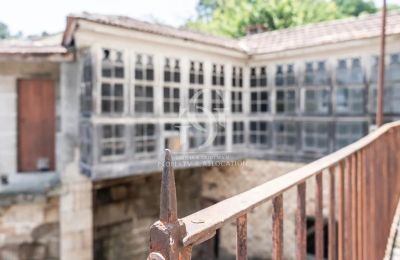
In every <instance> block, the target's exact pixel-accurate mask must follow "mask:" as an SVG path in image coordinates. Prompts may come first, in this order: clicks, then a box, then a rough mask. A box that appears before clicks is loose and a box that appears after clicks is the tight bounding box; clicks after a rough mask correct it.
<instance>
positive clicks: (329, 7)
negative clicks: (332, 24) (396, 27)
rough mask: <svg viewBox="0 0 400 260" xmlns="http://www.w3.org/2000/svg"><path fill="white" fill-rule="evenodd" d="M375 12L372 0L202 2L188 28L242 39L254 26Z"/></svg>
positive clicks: (280, 25) (281, 25) (279, 25)
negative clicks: (249, 28) (250, 26)
mask: <svg viewBox="0 0 400 260" xmlns="http://www.w3.org/2000/svg"><path fill="white" fill-rule="evenodd" d="M376 11H377V8H376V6H375V5H374V3H373V2H372V1H371V0H200V1H199V3H198V5H197V14H198V15H197V17H196V18H195V19H193V20H190V21H188V23H187V27H189V28H193V29H196V30H200V31H204V32H208V33H212V34H218V35H223V36H229V37H241V36H243V35H245V33H246V32H245V30H246V28H247V27H248V26H249V25H254V24H258V25H263V26H264V27H266V28H268V30H277V29H283V28H288V27H293V26H299V25H304V24H308V23H315V22H321V21H328V20H333V19H337V18H341V17H347V16H357V15H360V14H362V13H374V12H376Z"/></svg>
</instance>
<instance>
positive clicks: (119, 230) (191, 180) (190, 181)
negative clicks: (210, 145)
mask: <svg viewBox="0 0 400 260" xmlns="http://www.w3.org/2000/svg"><path fill="white" fill-rule="evenodd" d="M175 180H176V189H177V198H178V212H179V216H180V217H182V216H185V215H188V214H190V213H192V212H194V211H197V210H199V209H200V199H201V175H200V174H198V173H197V172H195V171H194V170H181V171H175ZM160 184H161V175H160V174H159V173H156V174H151V175H148V176H143V177H140V176H139V177H134V178H130V179H126V180H121V181H108V182H102V183H97V184H96V188H95V191H94V259H96V260H128V259H129V260H132V259H146V257H147V255H148V246H149V228H150V226H151V225H152V224H153V223H154V221H156V220H157V219H158V216H159V208H160V206H159V201H160Z"/></svg>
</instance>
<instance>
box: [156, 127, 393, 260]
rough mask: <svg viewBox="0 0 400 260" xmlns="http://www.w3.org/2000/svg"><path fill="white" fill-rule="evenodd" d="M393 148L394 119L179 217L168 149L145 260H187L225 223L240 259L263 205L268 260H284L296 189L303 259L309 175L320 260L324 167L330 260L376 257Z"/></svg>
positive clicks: (389, 212)
mask: <svg viewBox="0 0 400 260" xmlns="http://www.w3.org/2000/svg"><path fill="white" fill-rule="evenodd" d="M399 145H400V122H395V123H390V124H386V125H384V126H382V127H381V128H379V129H377V130H376V131H375V132H373V133H371V134H369V135H368V136H366V137H364V138H362V139H361V140H359V141H357V142H355V143H354V144H352V145H349V146H347V147H345V148H343V149H341V150H339V151H337V152H335V153H333V154H330V155H328V156H326V157H324V158H322V159H319V160H317V161H315V162H313V163H310V164H308V165H306V166H304V167H302V168H300V169H298V170H295V171H292V172H290V173H288V174H285V175H283V176H280V177H278V178H276V179H274V180H272V181H269V182H266V183H264V184H262V185H259V186H257V187H255V188H253V189H251V190H249V191H246V192H243V193H241V194H239V195H236V196H234V197H231V198H228V199H226V200H223V201H221V202H219V203H217V204H215V205H213V206H211V207H208V208H206V209H203V210H200V211H198V212H196V213H194V214H191V215H189V216H187V217H184V218H182V219H178V218H177V205H176V194H175V193H176V191H175V184H174V177H173V170H172V161H171V154H170V152H169V151H167V152H166V159H165V165H164V170H163V176H162V182H163V183H162V189H161V210H160V212H161V213H160V220H159V221H157V222H156V223H155V224H154V225H153V226H152V228H151V230H150V237H151V239H150V251H151V254H150V256H149V259H166V260H175V259H179V260H185V259H190V257H191V252H192V247H193V246H195V245H197V244H200V243H202V242H204V241H206V240H208V239H209V238H211V237H212V236H214V234H215V233H216V231H217V230H218V229H219V228H221V227H222V226H224V225H225V224H228V223H231V222H232V221H236V223H237V238H236V239H237V259H247V214H248V213H249V212H250V211H251V210H252V209H254V208H255V207H257V206H259V205H260V204H262V203H264V202H267V201H269V200H272V204H273V212H272V242H273V243H272V245H273V246H272V256H273V259H283V258H284V256H283V252H284V251H283V211H284V209H283V194H284V192H285V191H287V190H288V189H290V188H292V187H297V210H296V259H305V256H306V255H305V251H306V230H305V229H306V227H305V226H306V224H305V217H306V199H305V193H306V184H305V182H306V181H307V180H309V179H310V178H312V177H315V180H316V191H315V196H316V205H315V215H316V229H315V230H316V259H323V258H324V257H325V256H324V250H323V245H324V243H323V239H324V234H323V232H324V231H323V221H324V220H323V218H324V215H323V206H324V204H323V188H324V186H323V183H322V179H323V178H322V176H323V174H324V172H325V171H327V170H329V177H330V178H329V179H330V182H329V185H326V186H327V187H329V203H328V204H329V220H328V230H330V234H329V240H328V244H329V250H328V252H329V259H335V258H336V256H337V257H338V259H381V258H382V257H383V256H384V254H385V249H386V244H387V243H386V242H387V241H386V240H387V238H388V236H389V233H390V226H391V225H390V224H391V220H392V218H393V215H394V212H395V210H396V205H397V203H398V199H399V197H400V183H399V182H398V180H399V174H400V162H399V160H400V149H396V148H397V147H398V146H399ZM335 169H337V171H335ZM336 178H337V180H338V186H337V188H336V185H335V181H336ZM336 192H337V195H336ZM336 196H337V198H338V200H337V202H336V200H335V197H336ZM336 203H337V204H336ZM366 216H368V221H367V219H366ZM336 217H337V220H338V234H337V236H336V234H335V232H334V230H336V223H335V222H336ZM378 222H379V225H378ZM378 227H379V228H378ZM336 245H337V247H336ZM160 257H161V258H160Z"/></svg>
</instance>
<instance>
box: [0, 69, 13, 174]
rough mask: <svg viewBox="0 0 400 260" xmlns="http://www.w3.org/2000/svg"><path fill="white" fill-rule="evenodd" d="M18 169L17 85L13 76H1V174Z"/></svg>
mask: <svg viewBox="0 0 400 260" xmlns="http://www.w3.org/2000/svg"><path fill="white" fill-rule="evenodd" d="M16 171H17V87H16V79H15V78H14V77H12V76H0V175H4V174H10V173H13V172H16Z"/></svg>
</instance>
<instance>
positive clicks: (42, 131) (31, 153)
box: [18, 79, 56, 172]
mask: <svg viewBox="0 0 400 260" xmlns="http://www.w3.org/2000/svg"><path fill="white" fill-rule="evenodd" d="M55 120H56V116H55V91H54V82H53V81H52V80H44V79H26V80H25V79H24V80H19V81H18V171H20V172H31V171H38V170H41V171H47V170H49V171H52V170H54V166H55V162H54V150H55V149H54V148H55V131H56V129H55V128H56V127H55V123H56V122H55Z"/></svg>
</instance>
